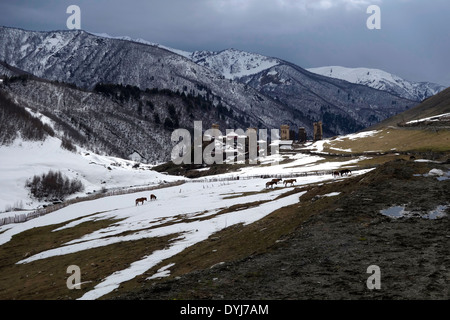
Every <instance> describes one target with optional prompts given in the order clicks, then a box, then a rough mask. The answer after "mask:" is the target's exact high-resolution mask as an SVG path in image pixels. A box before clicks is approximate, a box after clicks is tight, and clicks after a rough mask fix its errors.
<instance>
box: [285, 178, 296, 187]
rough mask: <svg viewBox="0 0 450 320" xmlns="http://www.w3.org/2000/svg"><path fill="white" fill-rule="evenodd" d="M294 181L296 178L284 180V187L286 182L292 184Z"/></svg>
mask: <svg viewBox="0 0 450 320" xmlns="http://www.w3.org/2000/svg"><path fill="white" fill-rule="evenodd" d="M295 182H297V179H290V180H284V186H285V187H286V186H287V185H288V184H290V185H291V186H293V185H294V183H295Z"/></svg>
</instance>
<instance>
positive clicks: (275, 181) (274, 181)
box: [266, 169, 352, 188]
mask: <svg viewBox="0 0 450 320" xmlns="http://www.w3.org/2000/svg"><path fill="white" fill-rule="evenodd" d="M351 174H352V172H351V171H350V170H349V169H343V170H341V171H333V172H332V175H333V177H339V176H341V177H343V176H348V175H351ZM282 180H283V179H279V178H277V179H272V180H271V181H268V182H266V188H269V187H272V188H273V187H274V185H278V182H281V181H282ZM296 182H297V180H296V179H287V180H284V181H283V183H284V186H285V187H286V186H287V185H291V186H294V183H296Z"/></svg>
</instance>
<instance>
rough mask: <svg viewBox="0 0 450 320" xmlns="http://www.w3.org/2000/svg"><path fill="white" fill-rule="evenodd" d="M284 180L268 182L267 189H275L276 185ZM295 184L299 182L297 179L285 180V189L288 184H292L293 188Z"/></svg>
mask: <svg viewBox="0 0 450 320" xmlns="http://www.w3.org/2000/svg"><path fill="white" fill-rule="evenodd" d="M282 180H283V179H278V178H277V179H272V180H271V181H268V182H267V183H266V188H269V187H272V188H273V186H274V185H277V184H278V182H281V181H282ZM295 182H297V179H287V180H284V181H283V183H284V186H285V187H286V186H287V185H288V184H290V185H291V186H293V185H294V183H295Z"/></svg>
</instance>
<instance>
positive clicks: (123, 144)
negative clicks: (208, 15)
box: [0, 76, 246, 163]
mask: <svg viewBox="0 0 450 320" xmlns="http://www.w3.org/2000/svg"><path fill="white" fill-rule="evenodd" d="M0 93H1V94H2V96H5V97H7V98H8V99H9V100H11V101H14V102H15V104H16V105H18V106H19V107H22V108H29V109H30V110H32V111H35V112H39V113H42V114H44V115H46V116H47V117H48V118H50V119H52V120H53V121H54V122H55V125H56V127H57V129H58V130H59V131H61V132H62V134H63V135H65V136H67V138H68V139H70V140H71V141H73V142H75V143H77V144H79V145H81V146H83V147H85V148H87V149H90V150H93V151H97V152H99V153H106V154H109V155H113V156H117V157H122V158H125V159H130V158H131V157H132V158H133V159H138V160H139V161H142V162H150V163H155V162H161V161H168V160H170V154H171V150H172V147H173V143H172V142H171V134H172V132H173V130H174V129H175V128H179V127H181V128H190V127H192V125H193V120H201V121H202V122H203V127H204V129H205V130H206V129H208V128H210V127H211V125H212V124H213V123H218V124H219V125H221V126H222V127H225V126H227V127H231V128H235V127H244V125H245V121H246V120H245V119H243V118H242V117H240V116H239V114H234V113H231V112H229V111H228V109H226V108H225V107H220V105H219V106H218V107H214V106H213V104H212V102H211V101H209V100H207V99H204V98H202V97H199V96H192V95H189V94H187V95H186V94H184V93H181V94H180V93H176V92H173V91H170V90H158V89H152V90H145V91H142V90H140V89H139V88H137V87H132V86H120V85H97V86H96V87H95V90H82V89H79V88H76V87H74V86H73V85H67V84H61V83H56V82H52V81H48V80H43V79H39V78H36V77H30V76H19V77H17V76H16V77H8V78H6V79H5V84H4V86H3V87H2V88H0ZM0 120H1V121H3V120H4V121H7V119H3V120H2V118H1V119H0ZM1 121H0V123H1ZM5 128H6V126H5ZM6 140H7V141H11V139H9V138H8V139H6ZM6 140H5V141H6ZM0 141H1V140H0ZM139 158H140V159H139Z"/></svg>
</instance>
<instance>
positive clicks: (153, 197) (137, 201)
mask: <svg viewBox="0 0 450 320" xmlns="http://www.w3.org/2000/svg"><path fill="white" fill-rule="evenodd" d="M153 200H156V196H155V195H154V194H151V195H150V201H153ZM144 201H148V200H147V198H145V197H143V198H137V199H136V205H139V203H140V204H144Z"/></svg>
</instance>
